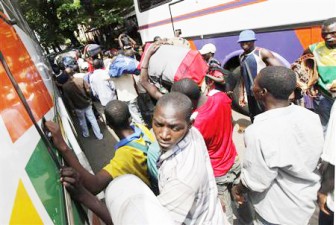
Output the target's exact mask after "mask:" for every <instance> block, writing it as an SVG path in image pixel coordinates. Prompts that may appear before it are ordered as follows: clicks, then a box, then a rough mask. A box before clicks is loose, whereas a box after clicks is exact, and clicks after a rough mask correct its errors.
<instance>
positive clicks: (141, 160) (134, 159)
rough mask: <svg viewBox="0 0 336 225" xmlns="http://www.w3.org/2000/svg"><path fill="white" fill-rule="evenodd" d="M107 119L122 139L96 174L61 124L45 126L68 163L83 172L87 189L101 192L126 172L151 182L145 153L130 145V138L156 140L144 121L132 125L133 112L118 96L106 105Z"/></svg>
mask: <svg viewBox="0 0 336 225" xmlns="http://www.w3.org/2000/svg"><path fill="white" fill-rule="evenodd" d="M105 116H106V121H107V124H108V126H109V127H111V128H112V129H113V130H114V131H115V133H116V135H117V136H118V137H119V138H120V141H119V142H118V143H117V144H116V146H115V149H116V153H115V156H114V157H113V158H112V159H111V161H110V163H109V164H108V165H106V166H105V167H104V168H103V169H102V170H101V171H99V172H98V173H97V174H91V173H90V172H89V171H87V170H86V169H85V168H84V167H83V166H82V165H81V164H80V163H79V161H78V159H77V158H76V156H75V154H74V153H73V151H72V150H71V149H70V148H69V146H68V145H67V144H66V142H65V141H64V139H63V137H62V134H61V131H60V128H59V126H58V125H57V124H56V123H54V122H51V121H48V122H46V124H45V125H46V127H47V128H48V130H49V131H50V132H51V134H52V139H53V142H54V145H55V147H56V148H57V150H58V151H59V152H60V153H61V155H62V156H63V158H64V160H65V161H66V163H67V165H69V167H72V168H73V169H74V170H76V171H77V172H78V174H79V175H80V178H81V181H82V183H83V185H84V187H86V189H87V190H88V191H90V192H91V193H92V194H98V193H99V192H101V191H102V190H104V189H105V188H106V187H107V185H108V184H109V183H110V182H111V181H112V180H113V179H114V178H116V177H118V176H121V175H124V174H134V175H135V176H138V177H139V178H140V179H141V180H142V181H143V182H144V183H146V184H147V185H150V181H149V176H148V172H147V163H146V162H147V156H146V154H145V153H144V152H143V151H141V150H139V149H137V148H135V147H133V146H130V145H129V143H130V142H136V143H138V144H141V145H144V146H145V145H146V143H145V139H144V135H146V137H147V139H149V140H150V141H154V137H153V135H152V134H151V133H150V131H149V130H148V129H147V128H146V127H145V126H143V125H138V124H137V125H134V126H132V125H130V117H131V115H130V112H129V110H128V106H127V104H126V103H124V102H121V101H119V100H112V101H110V102H109V103H108V104H107V105H106V108H105Z"/></svg>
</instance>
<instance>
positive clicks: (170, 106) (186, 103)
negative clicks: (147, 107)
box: [152, 92, 192, 152]
mask: <svg viewBox="0 0 336 225" xmlns="http://www.w3.org/2000/svg"><path fill="white" fill-rule="evenodd" d="M191 113H192V103H191V101H190V99H189V98H188V97H187V96H185V95H184V94H181V93H177V92H172V93H168V94H165V95H164V96H162V97H161V98H160V99H159V101H158V102H157V105H156V107H155V110H154V115H153V124H152V125H153V131H154V134H155V136H156V139H157V141H158V143H159V145H160V147H161V149H162V151H164V152H165V151H167V150H169V149H171V148H173V147H174V146H175V145H176V144H177V143H179V142H180V141H181V140H182V139H183V138H184V137H185V135H186V134H187V133H188V131H189V129H190V126H191V122H190V116H191Z"/></svg>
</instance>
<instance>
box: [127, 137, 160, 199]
mask: <svg viewBox="0 0 336 225" xmlns="http://www.w3.org/2000/svg"><path fill="white" fill-rule="evenodd" d="M141 136H142V138H143V139H144V141H145V143H146V145H143V144H140V143H137V142H134V141H130V142H128V143H127V144H126V145H125V146H130V147H133V148H136V149H138V150H140V151H142V152H143V153H145V155H146V156H147V173H148V177H149V181H150V184H151V189H152V191H153V192H154V194H155V195H158V194H159V186H158V169H157V166H156V162H157V160H158V159H159V156H160V146H159V144H158V143H157V142H156V141H154V142H152V141H151V140H150V139H149V138H148V137H147V136H146V135H145V134H144V133H143V132H142V134H141Z"/></svg>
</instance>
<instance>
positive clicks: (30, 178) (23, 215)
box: [0, 0, 99, 225]
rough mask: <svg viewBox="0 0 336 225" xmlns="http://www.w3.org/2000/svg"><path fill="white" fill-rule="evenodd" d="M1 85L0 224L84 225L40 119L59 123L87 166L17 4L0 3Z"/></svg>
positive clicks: (83, 214)
mask: <svg viewBox="0 0 336 225" xmlns="http://www.w3.org/2000/svg"><path fill="white" fill-rule="evenodd" d="M0 83H1V84H0V97H1V100H0V183H1V185H0V224H55V225H65V224H68V225H81V224H89V223H90V219H92V218H93V217H91V216H89V220H88V219H87V218H88V216H87V214H86V212H85V211H83V209H82V207H81V206H80V205H79V204H77V203H75V202H74V201H72V200H71V198H70V196H69V194H68V193H67V191H66V190H65V188H64V187H63V186H62V184H61V182H60V181H59V179H60V173H59V169H60V167H61V165H62V159H61V157H60V156H59V155H58V154H57V153H56V150H55V149H54V148H53V145H52V143H51V142H50V140H49V138H48V136H47V135H46V133H45V132H44V129H43V121H44V120H54V121H56V122H57V123H59V124H60V127H61V129H62V131H63V134H64V136H65V138H66V140H67V141H68V144H69V145H70V146H71V147H72V148H73V149H74V151H75V153H76V155H77V156H78V158H79V160H80V161H81V162H82V163H83V164H84V166H85V167H86V168H87V169H89V170H90V169H91V167H90V166H89V164H88V162H87V160H86V157H85V155H84V153H83V152H82V151H81V148H80V146H79V144H78V142H77V139H76V137H75V133H74V132H75V131H74V129H73V126H72V122H71V119H70V117H69V115H68V113H67V111H66V109H65V107H64V104H63V101H62V99H61V98H60V96H59V94H58V92H57V90H56V88H55V85H54V83H53V80H52V72H51V68H50V66H49V63H48V62H47V60H46V58H45V57H44V56H43V55H42V52H41V48H40V46H39V45H38V44H37V42H35V37H34V34H33V33H32V31H31V30H30V29H29V27H28V25H27V23H26V22H25V20H24V19H23V17H22V14H21V13H20V11H19V10H18V1H11V0H0ZM90 215H91V214H90ZM96 224H99V223H96Z"/></svg>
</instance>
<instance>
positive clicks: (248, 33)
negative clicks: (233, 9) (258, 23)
mask: <svg viewBox="0 0 336 225" xmlns="http://www.w3.org/2000/svg"><path fill="white" fill-rule="evenodd" d="M256 40H257V38H256V36H255V33H254V31H253V30H243V31H242V32H240V34H239V39H238V41H237V42H238V43H239V44H240V47H241V48H242V49H243V50H244V52H245V53H249V52H251V51H253V49H254V47H255V46H254V42H255V41H256Z"/></svg>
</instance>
